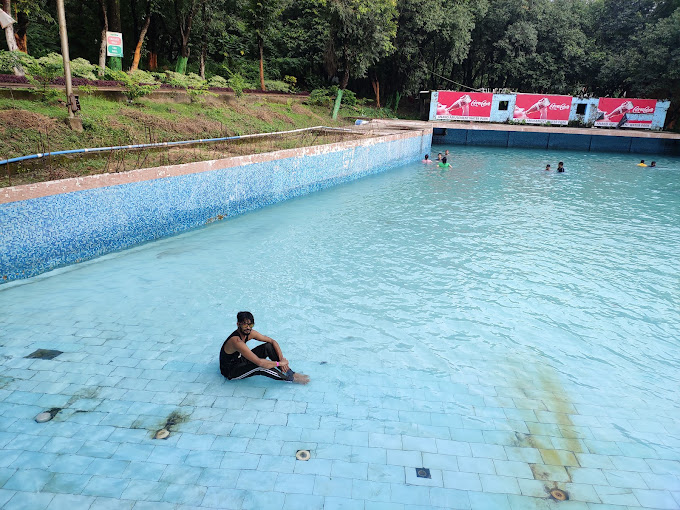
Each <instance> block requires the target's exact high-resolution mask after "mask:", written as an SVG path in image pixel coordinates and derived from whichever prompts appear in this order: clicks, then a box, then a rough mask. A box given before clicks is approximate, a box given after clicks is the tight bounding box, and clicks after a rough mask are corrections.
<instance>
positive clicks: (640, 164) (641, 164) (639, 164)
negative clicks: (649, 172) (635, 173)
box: [637, 159, 647, 166]
mask: <svg viewBox="0 0 680 510" xmlns="http://www.w3.org/2000/svg"><path fill="white" fill-rule="evenodd" d="M637 166H647V165H645V160H644V159H643V160H641V161H640V162H639V163H638V164H637Z"/></svg>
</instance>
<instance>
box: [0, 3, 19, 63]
mask: <svg viewBox="0 0 680 510" xmlns="http://www.w3.org/2000/svg"><path fill="white" fill-rule="evenodd" d="M2 11H3V12H2V14H3V15H4V16H3V19H4V21H3V25H6V26H5V39H6V40H7V48H8V49H9V51H19V48H18V47H17V41H16V39H15V37H14V26H13V23H12V20H11V19H7V18H11V17H10V16H9V13H10V12H12V9H11V3H10V0H3V2H2ZM13 70H14V74H15V75H17V76H23V75H24V69H23V67H21V64H20V63H19V62H16V63H15V64H14V66H13Z"/></svg>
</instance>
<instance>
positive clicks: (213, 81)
mask: <svg viewBox="0 0 680 510" xmlns="http://www.w3.org/2000/svg"><path fill="white" fill-rule="evenodd" d="M208 87H217V88H222V89H225V88H227V87H229V82H227V80H226V79H225V78H223V77H221V76H220V75H219V74H216V75H215V76H213V77H212V78H210V79H209V80H208Z"/></svg>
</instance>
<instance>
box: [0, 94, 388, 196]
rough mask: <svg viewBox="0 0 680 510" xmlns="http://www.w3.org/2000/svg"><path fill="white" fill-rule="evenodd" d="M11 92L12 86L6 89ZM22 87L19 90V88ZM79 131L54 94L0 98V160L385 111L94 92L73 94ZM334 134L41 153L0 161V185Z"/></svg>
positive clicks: (296, 100) (344, 120) (274, 99)
mask: <svg viewBox="0 0 680 510" xmlns="http://www.w3.org/2000/svg"><path fill="white" fill-rule="evenodd" d="M9 94H11V95H12V96H16V95H18V93H16V92H14V93H8V95H9ZM24 95H25V94H24ZM80 104H81V107H82V111H81V112H80V114H79V115H80V117H81V118H82V121H83V128H84V131H83V132H82V133H79V132H75V131H72V130H70V129H69V128H68V126H67V125H66V122H65V121H66V119H67V117H68V114H67V111H66V108H65V106H64V105H63V104H60V103H59V102H58V101H52V102H48V101H43V100H40V99H18V98H16V97H4V98H0V137H1V138H2V140H3V143H2V147H1V148H0V160H4V159H9V158H14V157H19V156H25V155H29V154H36V153H46V152H53V151H59V150H69V149H78V148H85V147H106V146H113V145H130V144H142V143H154V142H166V141H177V140H191V139H196V138H217V137H223V136H234V135H246V134H255V133H270V132H275V131H286V130H291V129H298V128H305V127H312V126H318V125H325V126H338V127H340V126H346V125H348V124H351V123H353V121H354V119H355V118H356V117H361V116H370V117H384V116H386V115H389V112H386V111H384V110H377V109H374V108H369V107H365V106H361V107H352V108H346V107H343V108H342V109H341V112H340V116H339V119H338V120H336V121H333V120H331V118H330V112H329V109H328V108H327V107H321V106H311V105H307V104H304V98H300V97H294V96H288V97H287V96H283V95H282V96H271V95H270V96H256V95H244V96H243V97H241V98H236V97H235V96H233V95H231V94H230V95H220V96H218V97H205V98H202V99H201V101H200V102H191V101H190V100H189V98H188V97H187V96H185V95H183V94H178V95H177V96H172V95H171V96H165V97H154V98H143V99H141V100H139V101H138V102H137V103H133V104H130V103H127V102H125V101H118V100H115V99H111V98H106V97H99V96H97V95H94V94H87V95H85V94H83V95H81V97H80ZM331 141H335V140H334V139H332V137H331V138H328V137H325V136H319V135H318V134H317V135H315V136H298V137H292V138H288V139H283V138H282V139H279V140H277V141H276V142H272V141H271V140H268V141H259V142H258V141H253V142H250V141H249V142H247V143H238V144H236V143H231V144H221V145H214V146H212V145H211V146H210V147H202V148H199V147H182V148H176V149H162V150H155V151H136V152H134V153H132V152H127V151H123V152H121V153H103V154H98V155H95V156H88V157H82V156H75V157H61V158H43V159H38V160H33V161H31V162H27V163H24V164H20V165H19V164H12V165H4V166H0V186H12V185H17V184H26V183H31V182H37V181H45V180H54V179H62V178H66V177H75V176H81V175H89V174H94V173H102V172H112V171H124V170H131V169H133V168H143V167H149V166H158V165H163V164H179V163H186V162H189V161H198V160H205V159H217V158H220V157H229V156H232V155H239V154H246V153H257V152H263V151H271V150H276V149H281V148H291V147H296V146H304V145H310V144H312V145H313V144H318V143H328V142H331Z"/></svg>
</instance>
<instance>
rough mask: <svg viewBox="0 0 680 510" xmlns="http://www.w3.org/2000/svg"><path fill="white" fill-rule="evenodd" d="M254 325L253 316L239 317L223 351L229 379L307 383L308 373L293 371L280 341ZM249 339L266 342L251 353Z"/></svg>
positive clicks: (222, 360) (222, 368)
mask: <svg viewBox="0 0 680 510" xmlns="http://www.w3.org/2000/svg"><path fill="white" fill-rule="evenodd" d="M254 325H255V319H254V318H253V314H252V313H250V312H239V313H237V314H236V331H234V332H233V333H232V334H231V335H229V336H228V337H227V339H226V340H225V341H224V343H223V344H222V348H221V349H220V372H221V373H222V375H223V376H224V377H226V378H227V379H229V380H231V379H245V378H246V377H251V376H253V375H266V376H267V377H271V378H272V379H278V380H279V381H288V382H294V383H298V384H307V383H308V382H309V377H308V376H306V375H305V374H297V373H295V372H293V371H292V370H291V369H290V366H288V360H287V359H286V358H284V357H283V353H282V352H281V348H280V347H279V344H278V343H277V342H276V340H274V339H273V338H269V337H268V336H265V335H263V334H261V333H258V332H257V331H255V330H254V329H253V326H254ZM248 340H257V341H259V342H264V343H263V344H262V345H258V346H257V347H255V348H254V349H252V350H251V349H250V348H249V347H248V346H247V345H246V342H247V341H248ZM267 358H269V360H268V359H267ZM270 360H271V361H270Z"/></svg>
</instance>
